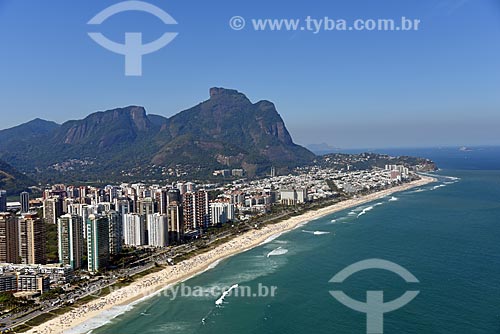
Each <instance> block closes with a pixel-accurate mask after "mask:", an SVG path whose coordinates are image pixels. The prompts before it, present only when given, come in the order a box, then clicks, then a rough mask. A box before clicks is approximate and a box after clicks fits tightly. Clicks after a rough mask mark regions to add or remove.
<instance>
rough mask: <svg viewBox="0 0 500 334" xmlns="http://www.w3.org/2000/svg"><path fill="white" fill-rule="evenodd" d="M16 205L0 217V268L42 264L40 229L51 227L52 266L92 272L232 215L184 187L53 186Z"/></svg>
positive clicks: (218, 203) (202, 193)
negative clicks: (131, 251)
mask: <svg viewBox="0 0 500 334" xmlns="http://www.w3.org/2000/svg"><path fill="white" fill-rule="evenodd" d="M21 202H22V203H21V205H20V206H21V207H22V208H21V210H20V213H18V214H15V213H13V212H5V213H2V214H0V263H12V264H17V263H23V264H45V263H46V250H45V244H46V236H45V224H44V223H47V224H54V225H56V226H57V236H58V240H57V242H58V244H57V246H58V257H59V262H60V263H61V264H62V265H67V266H69V267H71V268H72V269H74V270H76V269H86V270H87V271H89V272H92V273H95V272H97V271H99V270H101V269H104V268H106V267H107V266H108V263H109V261H110V258H111V257H112V256H114V255H118V254H120V252H121V251H122V248H123V247H124V246H133V247H165V246H168V245H171V244H178V243H180V242H182V241H184V240H185V239H186V238H187V239H189V238H193V237H197V236H199V235H200V234H201V233H202V232H203V231H204V230H206V229H207V228H209V227H211V226H218V225H222V224H225V223H227V222H228V221H231V220H233V219H234V217H235V214H234V205H232V204H231V203H228V202H224V201H221V200H217V201H210V199H209V193H208V191H206V190H203V189H198V188H197V186H196V185H195V184H194V183H192V182H187V183H177V184H174V185H171V186H165V187H160V186H158V185H153V186H146V185H144V184H122V185H120V186H106V187H104V188H102V189H101V188H93V187H73V186H65V185H54V186H52V187H51V188H50V189H46V190H45V191H44V193H43V197H42V198H40V199H37V200H32V201H30V200H29V194H27V193H23V194H21ZM11 208H12V206H11ZM5 210H6V208H4V211H5ZM30 210H31V211H30ZM24 211H26V213H24ZM35 211H40V212H41V216H42V217H41V218H39V217H38V216H37V215H36V214H35ZM42 218H43V219H42ZM24 240H27V241H24ZM84 258H86V261H84Z"/></svg>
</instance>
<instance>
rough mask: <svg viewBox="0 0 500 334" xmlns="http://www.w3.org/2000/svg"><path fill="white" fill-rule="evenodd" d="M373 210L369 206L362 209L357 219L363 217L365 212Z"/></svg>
mask: <svg viewBox="0 0 500 334" xmlns="http://www.w3.org/2000/svg"><path fill="white" fill-rule="evenodd" d="M371 210H373V206H369V207H367V208H364V209H363V211H361V212H360V213H358V218H359V217H361V216H362V215H365V214H366V213H367V212H369V211H371Z"/></svg>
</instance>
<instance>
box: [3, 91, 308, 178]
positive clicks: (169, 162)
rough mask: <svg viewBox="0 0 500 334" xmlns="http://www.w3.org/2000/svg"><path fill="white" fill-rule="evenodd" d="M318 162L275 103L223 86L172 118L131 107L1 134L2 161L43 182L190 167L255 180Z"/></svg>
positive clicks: (38, 122) (31, 124) (36, 122)
mask: <svg viewBox="0 0 500 334" xmlns="http://www.w3.org/2000/svg"><path fill="white" fill-rule="evenodd" d="M314 157H315V155H314V154H313V153H311V152H310V151H308V150H307V149H305V148H303V147H301V146H299V145H296V144H294V143H293V140H292V138H291V136H290V134H289V132H288V130H287V129H286V126H285V124H284V122H283V119H282V118H281V116H280V115H279V114H278V112H277V110H276V108H275V106H274V104H273V103H271V102H269V101H259V102H257V103H252V102H251V101H250V100H249V99H248V98H247V97H246V96H245V95H243V94H242V93H239V92H237V91H236V90H229V89H224V88H211V89H210V98H209V99H208V100H207V101H205V102H202V103H200V104H198V105H197V106H194V107H192V108H190V109H187V110H184V111H182V112H180V113H178V114H176V115H174V116H172V117H170V118H165V117H162V116H158V115H147V113H146V110H145V109H144V108H143V107H140V106H129V107H125V108H117V109H113V110H108V111H102V112H96V113H93V114H90V115H89V116H87V117H86V118H84V119H82V120H73V121H68V122H65V123H63V124H62V125H59V124H56V123H54V122H49V121H44V120H40V119H36V120H33V121H31V122H28V123H25V124H22V125H19V126H16V127H14V128H11V129H7V130H2V131H0V158H2V159H4V160H5V161H7V162H8V163H10V164H12V165H13V166H14V167H16V168H18V169H19V170H21V171H23V172H27V173H30V174H32V175H34V176H35V175H38V176H41V179H43V180H45V179H46V177H44V176H46V175H47V174H51V173H52V172H53V171H58V172H59V174H60V175H59V177H62V178H63V179H64V175H69V174H71V173H76V172H79V173H80V174H81V173H86V175H80V177H81V178H82V180H85V179H96V178H98V179H104V180H105V179H108V177H109V176H110V175H116V173H119V172H121V171H123V170H126V169H128V168H136V167H146V166H151V165H156V166H165V167H175V166H179V165H183V166H186V165H187V166H191V167H196V168H197V169H198V170H200V171H203V172H205V173H209V172H211V171H212V170H213V169H218V168H220V169H222V168H243V169H244V170H245V171H246V172H247V173H248V174H249V175H256V174H261V173H263V172H264V171H267V170H268V169H269V168H270V167H271V166H276V167H278V168H283V169H286V168H291V167H294V166H297V165H301V164H305V163H308V162H311V161H312V160H313V159H314ZM53 181H56V180H53Z"/></svg>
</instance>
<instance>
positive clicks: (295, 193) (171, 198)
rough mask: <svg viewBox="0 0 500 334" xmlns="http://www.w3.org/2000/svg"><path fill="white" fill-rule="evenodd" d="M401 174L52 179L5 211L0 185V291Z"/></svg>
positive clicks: (397, 170)
mask: <svg viewBox="0 0 500 334" xmlns="http://www.w3.org/2000/svg"><path fill="white" fill-rule="evenodd" d="M227 172H228V171H225V170H224V171H223V173H227ZM229 172H230V173H231V175H234V174H235V173H236V174H237V173H239V171H238V170H232V171H229ZM409 176H410V172H409V170H408V168H406V167H405V166H402V165H387V166H385V169H382V168H373V169H370V170H356V171H352V170H345V169H343V170H338V169H337V168H335V167H331V168H328V167H319V166H310V167H304V168H300V169H297V171H296V173H294V174H289V175H282V176H277V175H276V172H275V170H274V169H273V171H272V172H271V176H270V177H267V178H264V179H258V180H252V181H246V180H244V179H240V180H235V181H232V182H231V183H229V184H224V185H213V184H205V185H197V184H195V183H192V182H183V183H175V184H171V185H167V186H160V185H145V184H142V183H136V184H126V183H124V184H121V185H119V186H112V185H108V186H106V187H104V188H96V187H87V186H80V187H75V186H66V185H62V184H60V185H53V186H52V187H51V188H50V189H46V190H45V191H44V192H43V196H42V197H41V198H39V199H35V200H30V199H29V194H28V193H22V194H21V196H20V202H19V203H15V205H14V207H15V208H16V209H18V210H12V207H13V206H12V205H11V206H10V209H11V211H10V212H6V211H7V210H8V209H9V205H7V202H6V193H5V192H4V191H2V190H0V291H28V290H30V289H31V290H30V291H35V290H33V289H36V291H40V292H43V291H45V290H44V289H46V287H47V286H48V284H47V282H49V283H50V282H57V283H61V282H62V283H64V282H67V281H68V279H70V278H71V277H72V276H73V271H74V270H81V269H83V270H87V271H88V272H91V273H96V272H98V271H100V270H102V269H105V268H106V267H107V266H108V265H109V263H110V259H112V258H113V256H115V255H118V254H120V253H121V252H122V249H123V247H152V248H161V247H166V246H169V245H173V244H178V243H181V242H185V241H189V240H191V239H193V238H196V237H198V236H200V235H201V234H202V233H203V232H204V231H205V230H206V229H207V228H209V227H213V226H221V225H224V224H226V223H227V222H231V221H244V220H246V219H249V218H250V217H252V216H253V215H255V214H263V213H266V212H268V211H269V210H270V209H271V206H272V205H274V204H278V205H283V206H296V205H300V204H302V203H305V202H308V201H316V200H320V199H327V198H332V197H335V196H336V195H337V194H338V193H340V192H342V193H348V194H349V193H351V194H353V193H358V192H362V191H366V190H374V189H381V188H386V187H388V186H391V185H393V184H395V183H397V182H401V181H402V180H404V179H406V178H408V177H409ZM211 194H212V196H211ZM214 194H216V196H215V195H214ZM10 204H12V203H10ZM36 212H40V213H41V214H40V216H39V215H38V214H37V213H36ZM47 224H54V225H56V227H57V249H58V258H59V264H58V265H56V266H55V267H54V266H53V265H46V262H47V252H46V239H47V236H46V226H47ZM1 263H4V264H5V265H1Z"/></svg>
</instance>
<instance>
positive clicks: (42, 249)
mask: <svg viewBox="0 0 500 334" xmlns="http://www.w3.org/2000/svg"><path fill="white" fill-rule="evenodd" d="M18 229H19V256H20V259H21V263H23V264H46V263H47V249H46V248H47V247H46V242H47V240H46V231H45V224H44V222H43V220H42V219H40V218H39V217H38V216H37V215H36V214H24V215H22V216H21V217H20V218H19V227H18Z"/></svg>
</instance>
